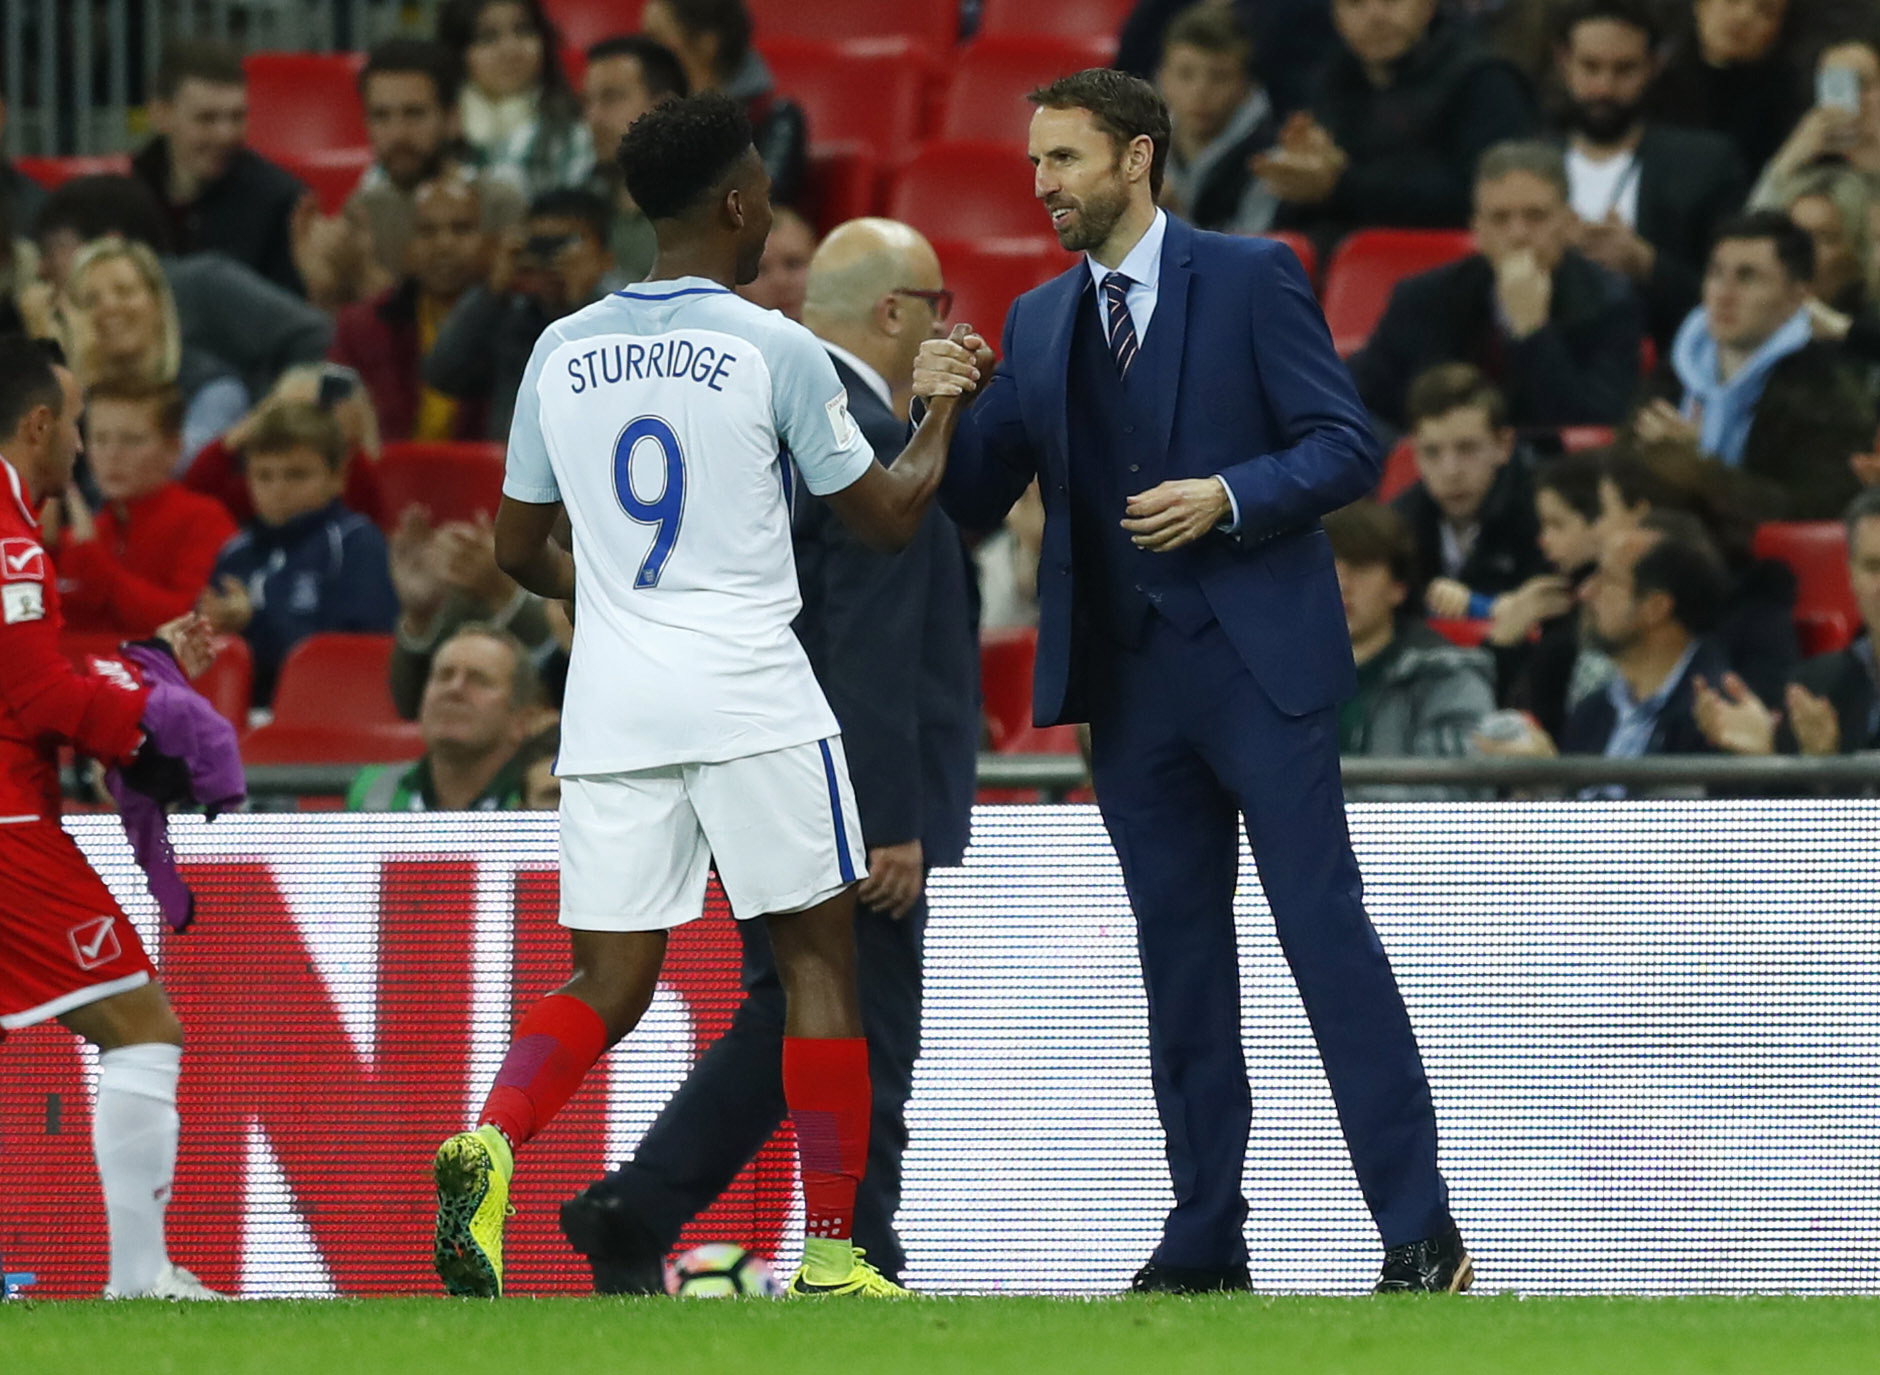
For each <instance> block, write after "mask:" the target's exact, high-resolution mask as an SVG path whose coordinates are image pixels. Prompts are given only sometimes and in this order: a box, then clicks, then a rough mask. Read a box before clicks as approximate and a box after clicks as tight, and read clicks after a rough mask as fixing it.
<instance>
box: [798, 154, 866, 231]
mask: <svg viewBox="0 0 1880 1375" xmlns="http://www.w3.org/2000/svg"><path fill="white" fill-rule="evenodd" d="M880 186H881V170H880V164H879V163H878V162H877V161H876V159H875V155H874V153H873V151H872V150H870V149H869V147H868V146H867V145H866V144H861V143H848V142H844V143H815V144H812V145H810V150H809V194H808V196H807V197H806V198H805V200H804V202H803V206H802V209H803V213H804V214H805V215H806V216H807V217H808V218H809V221H810V223H812V224H813V225H815V226H816V232H817V233H818V234H827V233H828V232H829V231H830V230H831V229H834V228H835V227H836V226H837V225H839V224H841V223H842V222H843V221H844V220H852V219H856V218H858V217H859V216H862V215H872V214H874V213H875V211H876V209H877V208H878V206H877V204H876V201H877V193H878V191H879V189H880Z"/></svg>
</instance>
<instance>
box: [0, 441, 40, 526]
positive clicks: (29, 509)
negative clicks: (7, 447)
mask: <svg viewBox="0 0 1880 1375" xmlns="http://www.w3.org/2000/svg"><path fill="white" fill-rule="evenodd" d="M0 468H5V469H6V479H7V486H8V487H10V488H12V490H13V500H14V502H15V504H17V505H18V506H19V508H20V514H21V515H22V516H25V517H26V523H27V524H28V525H29V526H31V527H32V528H33V529H35V530H37V529H38V528H39V517H38V516H37V515H35V514H34V512H33V504H32V503H31V502H30V501H28V500H27V499H26V484H25V482H24V481H22V480H21V478H20V470H19V469H18V468H15V467H14V466H13V460H12V459H10V458H8V457H6V456H5V455H4V454H0Z"/></svg>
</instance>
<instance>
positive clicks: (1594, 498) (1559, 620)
mask: <svg viewBox="0 0 1880 1375" xmlns="http://www.w3.org/2000/svg"><path fill="white" fill-rule="evenodd" d="M1604 473H1605V458H1604V455H1603V454H1597V453H1583V454H1568V455H1566V456H1565V457H1564V458H1559V459H1556V460H1555V461H1554V462H1552V463H1549V464H1548V465H1547V466H1546V467H1544V468H1542V469H1541V470H1540V471H1539V472H1538V473H1536V474H1535V477H1534V514H1535V516H1536V518H1537V519H1538V521H1539V524H1540V539H1539V543H1540V550H1541V555H1542V557H1544V558H1545V559H1546V560H1547V562H1548V565H1549V570H1548V571H1547V572H1544V573H1537V574H1535V575H1534V576H1533V577H1531V578H1529V579H1528V580H1527V581H1526V582H1524V583H1522V584H1521V586H1520V587H1518V588H1516V589H1515V590H1514V591H1513V592H1508V593H1504V594H1503V595H1501V596H1499V597H1497V598H1495V605H1494V609H1493V611H1492V612H1491V616H1492V624H1491V625H1490V627H1489V631H1488V640H1487V648H1488V650H1489V652H1490V653H1492V654H1493V655H1494V656H1495V684H1496V693H1495V695H1496V700H1497V701H1499V702H1500V703H1501V704H1502V705H1503V706H1504V707H1511V708H1513V709H1515V710H1518V711H1525V712H1527V713H1528V714H1529V715H1530V716H1532V717H1533V718H1534V719H1535V720H1536V721H1537V722H1539V723H1540V727H1541V729H1542V730H1544V731H1546V732H1547V734H1548V735H1550V736H1552V737H1554V738H1555V739H1558V738H1559V736H1560V732H1561V729H1562V728H1563V727H1564V726H1565V725H1566V720H1567V715H1568V713H1569V712H1571V711H1572V710H1573V708H1574V707H1576V706H1578V705H1579V704H1580V702H1581V701H1582V700H1584V699H1585V698H1586V697H1587V696H1588V695H1589V694H1591V693H1592V692H1594V691H1596V690H1598V689H1599V688H1602V687H1604V686H1605V684H1606V681H1607V680H1608V679H1609V678H1611V677H1612V660H1611V659H1609V658H1607V657H1606V655H1605V654H1604V653H1602V652H1601V651H1599V650H1597V649H1594V648H1593V647H1592V646H1590V645H1587V644H1584V643H1582V642H1581V639H1580V614H1579V597H1580V588H1581V587H1582V585H1583V584H1584V583H1585V582H1586V580H1587V578H1588V577H1590V576H1591V575H1592V572H1593V569H1594V566H1595V565H1597V564H1598V562H1599V512H1600V502H1599V491H1600V483H1601V481H1602V480H1603V477H1604Z"/></svg>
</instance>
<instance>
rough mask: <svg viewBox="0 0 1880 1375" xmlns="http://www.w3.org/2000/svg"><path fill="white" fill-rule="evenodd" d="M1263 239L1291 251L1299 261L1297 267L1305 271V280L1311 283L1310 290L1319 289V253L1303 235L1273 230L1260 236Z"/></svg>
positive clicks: (1284, 230)
mask: <svg viewBox="0 0 1880 1375" xmlns="http://www.w3.org/2000/svg"><path fill="white" fill-rule="evenodd" d="M1260 237H1261V238H1263V239H1271V240H1273V241H1274V242H1275V243H1283V244H1285V245H1286V247H1288V248H1290V249H1291V250H1292V251H1293V256H1294V257H1295V258H1297V259H1298V260H1299V266H1301V267H1303V268H1304V269H1305V270H1306V280H1307V281H1309V282H1311V283H1312V289H1313V290H1314V291H1317V290H1318V289H1319V251H1318V249H1316V248H1314V247H1313V246H1312V240H1310V239H1308V238H1307V237H1306V236H1305V235H1304V234H1296V233H1294V232H1293V231H1292V230H1290V229H1275V230H1273V231H1272V232H1271V233H1270V234H1262V235H1261V236H1260Z"/></svg>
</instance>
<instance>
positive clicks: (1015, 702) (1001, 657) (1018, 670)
mask: <svg viewBox="0 0 1880 1375" xmlns="http://www.w3.org/2000/svg"><path fill="white" fill-rule="evenodd" d="M1037 657H1038V631H1037V629H1036V628H1035V627H1033V626H1010V627H1007V628H1005V629H1001V630H988V631H986V632H985V633H984V634H982V635H981V636H980V637H979V690H980V695H981V697H982V698H983V699H984V710H985V715H986V731H987V734H988V736H989V737H990V739H991V742H992V747H993V748H994V749H995V750H996V749H1000V748H1002V747H1003V746H1004V745H1005V743H1006V742H1007V741H1009V740H1015V739H1017V738H1018V737H1019V736H1020V735H1021V734H1023V733H1024V732H1025V731H1028V730H1030V729H1031V728H1032V726H1031V670H1032V664H1033V662H1034V661H1035V660H1036V659H1037Z"/></svg>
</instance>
